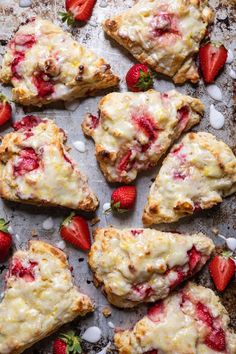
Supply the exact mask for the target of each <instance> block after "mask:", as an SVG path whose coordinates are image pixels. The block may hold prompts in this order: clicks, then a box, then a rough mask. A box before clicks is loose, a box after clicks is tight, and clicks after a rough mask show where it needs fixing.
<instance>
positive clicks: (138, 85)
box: [126, 64, 153, 92]
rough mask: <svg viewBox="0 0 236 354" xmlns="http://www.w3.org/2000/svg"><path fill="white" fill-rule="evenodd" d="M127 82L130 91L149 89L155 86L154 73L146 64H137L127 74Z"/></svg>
mask: <svg viewBox="0 0 236 354" xmlns="http://www.w3.org/2000/svg"><path fill="white" fill-rule="evenodd" d="M126 84H127V86H128V89H129V90H130V91H133V92H139V91H147V90H148V89H150V88H151V87H152V86H153V78H152V73H151V71H150V70H149V68H148V67H147V66H146V65H144V64H135V65H133V66H132V67H131V68H130V69H129V71H128V72H127V74H126Z"/></svg>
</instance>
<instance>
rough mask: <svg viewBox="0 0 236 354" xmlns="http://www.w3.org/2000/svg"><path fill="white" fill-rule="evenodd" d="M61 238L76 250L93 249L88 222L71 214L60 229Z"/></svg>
mask: <svg viewBox="0 0 236 354" xmlns="http://www.w3.org/2000/svg"><path fill="white" fill-rule="evenodd" d="M60 234H61V237H62V238H63V239H64V240H65V241H67V242H69V243H71V244H72V245H73V246H75V247H76V248H80V249H82V250H84V251H88V250H89V249H90V247H91V240H90V233H89V228H88V223H87V221H86V220H85V219H84V218H82V217H81V216H78V215H75V214H74V213H71V215H70V216H69V217H68V218H66V219H65V220H64V221H63V223H62V225H61V228H60Z"/></svg>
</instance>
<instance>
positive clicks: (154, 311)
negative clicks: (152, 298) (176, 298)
mask: <svg viewBox="0 0 236 354" xmlns="http://www.w3.org/2000/svg"><path fill="white" fill-rule="evenodd" d="M163 312H164V303H163V301H159V302H157V303H156V304H155V305H153V306H152V307H150V308H149V309H148V311H147V317H148V318H149V320H151V321H152V322H159V321H160V318H161V314H163Z"/></svg>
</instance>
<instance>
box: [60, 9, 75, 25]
mask: <svg viewBox="0 0 236 354" xmlns="http://www.w3.org/2000/svg"><path fill="white" fill-rule="evenodd" d="M59 16H60V17H61V20H62V22H66V23H67V24H68V25H69V26H74V25H75V23H76V21H75V19H74V16H73V14H72V13H71V12H59Z"/></svg>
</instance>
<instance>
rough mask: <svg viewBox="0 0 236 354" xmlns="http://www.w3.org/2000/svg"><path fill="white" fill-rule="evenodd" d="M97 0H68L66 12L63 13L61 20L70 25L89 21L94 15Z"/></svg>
mask: <svg viewBox="0 0 236 354" xmlns="http://www.w3.org/2000/svg"><path fill="white" fill-rule="evenodd" d="M95 3H96V0H66V11H67V12H61V13H60V15H61V19H62V21H63V22H67V24H68V25H74V24H75V21H88V20H89V18H90V17H91V15H92V12H93V8H94V5H95Z"/></svg>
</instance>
